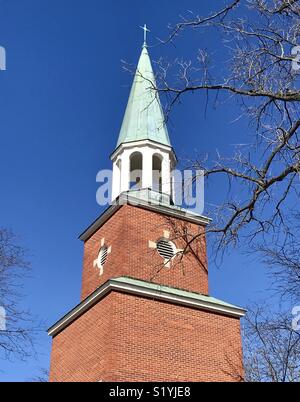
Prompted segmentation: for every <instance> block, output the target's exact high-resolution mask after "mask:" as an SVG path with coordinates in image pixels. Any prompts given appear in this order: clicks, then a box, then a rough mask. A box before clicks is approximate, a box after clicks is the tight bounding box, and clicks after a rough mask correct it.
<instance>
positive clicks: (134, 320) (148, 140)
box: [49, 44, 244, 382]
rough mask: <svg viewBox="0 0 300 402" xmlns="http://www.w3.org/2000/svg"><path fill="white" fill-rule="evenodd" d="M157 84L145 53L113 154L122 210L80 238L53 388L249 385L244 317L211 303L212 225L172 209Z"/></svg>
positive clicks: (116, 205)
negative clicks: (77, 286)
mask: <svg viewBox="0 0 300 402" xmlns="http://www.w3.org/2000/svg"><path fill="white" fill-rule="evenodd" d="M154 83H155V78H154V74H153V70H152V66H151V62H150V58H149V55H148V51H147V46H146V44H144V46H143V51H142V54H141V57H140V61H139V64H138V68H137V72H136V75H135V78H134V83H133V87H132V90H131V94H130V98H129V102H128V106H127V109H126V113H125V117H124V121H123V125H122V129H121V133H120V137H119V142H118V146H117V149H116V151H115V152H114V153H113V155H112V161H113V167H114V169H113V185H112V199H113V201H114V202H113V203H112V205H111V206H110V207H109V208H108V209H107V210H106V211H105V212H104V213H103V214H102V215H101V216H100V217H99V218H98V219H97V220H96V221H95V222H94V223H93V224H92V225H91V226H90V227H89V228H88V229H87V230H86V231H85V232H84V233H83V234H82V235H81V236H80V239H81V240H82V241H83V242H84V259H83V276H82V293H81V302H80V304H79V305H77V306H76V307H75V308H74V309H73V310H72V311H70V312H69V313H68V314H66V315H65V316H64V317H63V318H62V319H60V320H59V321H58V322H57V323H56V324H54V325H53V326H52V327H51V328H50V329H49V335H51V336H52V337H53V345H52V355H51V371H50V381H59V382H64V381H86V382H99V381H105V382H106V381H238V380H240V378H241V377H242V373H243V368H242V364H241V356H242V347H241V336H240V318H241V317H242V316H243V315H244V310H243V309H241V308H239V307H236V306H233V305H230V304H228V303H225V302H223V301H220V300H217V299H215V298H213V297H211V296H209V291H208V269H207V259H206V243H205V227H206V226H207V225H208V224H209V219H208V218H206V217H204V216H200V215H196V214H194V213H189V212H188V211H186V210H184V209H183V208H180V207H177V206H175V205H174V204H173V202H172V199H173V198H174V187H175V186H174V182H172V179H171V177H172V175H171V172H172V170H173V169H174V167H175V165H176V156H175V154H174V151H173V149H172V147H171V144H170V140H169V136H168V132H167V128H166V126H165V123H164V117H163V113H162V109H161V105H160V101H159V99H158V97H157V94H156V93H155V91H154V90H153V84H154ZM193 237H195V240H194V242H192V243H191V244H190V240H191V239H192V238H193Z"/></svg>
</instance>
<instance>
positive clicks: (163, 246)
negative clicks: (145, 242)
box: [156, 240, 176, 260]
mask: <svg viewBox="0 0 300 402" xmlns="http://www.w3.org/2000/svg"><path fill="white" fill-rule="evenodd" d="M156 247H157V251H158V253H159V255H160V256H161V257H162V258H164V259H165V260H171V259H172V258H173V257H174V255H175V249H176V248H175V246H174V244H173V243H172V242H170V241H168V240H159V241H158V242H157V245H156Z"/></svg>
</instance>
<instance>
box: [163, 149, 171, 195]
mask: <svg viewBox="0 0 300 402" xmlns="http://www.w3.org/2000/svg"><path fill="white" fill-rule="evenodd" d="M161 177H162V192H163V193H165V194H168V195H171V162H170V156H169V154H164V157H163V160H162V167H161Z"/></svg>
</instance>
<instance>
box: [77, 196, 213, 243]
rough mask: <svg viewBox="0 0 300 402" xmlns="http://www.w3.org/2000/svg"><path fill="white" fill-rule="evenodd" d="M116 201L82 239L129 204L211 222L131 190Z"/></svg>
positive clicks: (83, 234)
mask: <svg viewBox="0 0 300 402" xmlns="http://www.w3.org/2000/svg"><path fill="white" fill-rule="evenodd" d="M115 203H116V204H114V205H111V206H110V207H109V208H108V209H107V210H106V211H104V212H103V214H102V215H101V216H100V217H99V218H98V219H96V220H95V221H94V222H93V223H92V224H91V225H90V226H89V227H88V228H87V229H86V230H85V231H84V232H83V233H82V234H81V235H80V236H79V239H80V240H82V241H86V240H87V239H89V238H90V237H91V236H92V235H93V234H94V233H95V232H96V231H97V230H98V229H99V228H100V227H101V226H103V225H104V223H105V222H107V221H108V219H109V218H110V217H111V216H112V215H113V214H115V213H116V212H117V210H118V209H120V208H121V207H122V206H123V205H127V204H128V205H131V206H134V207H137V208H144V209H148V210H149V211H153V212H157V213H159V214H164V215H167V216H170V217H173V218H178V219H182V220H185V221H188V222H191V223H195V224H196V225H204V226H207V225H208V224H209V223H210V222H211V219H210V218H207V217H206V216H202V215H193V214H190V213H189V212H188V211H187V210H180V209H175V207H174V208H172V206H166V205H163V204H151V203H148V202H147V201H145V200H142V199H140V198H137V197H133V196H131V195H130V192H128V193H122V194H121V195H120V197H119V198H117V199H116V200H115Z"/></svg>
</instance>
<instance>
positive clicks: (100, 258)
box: [98, 246, 107, 267]
mask: <svg viewBox="0 0 300 402" xmlns="http://www.w3.org/2000/svg"><path fill="white" fill-rule="evenodd" d="M106 260H107V247H106V246H103V247H102V248H101V250H100V251H99V256H98V262H99V263H100V265H101V267H103V266H104V264H105V263H106Z"/></svg>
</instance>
